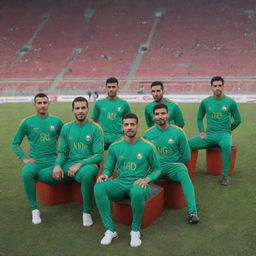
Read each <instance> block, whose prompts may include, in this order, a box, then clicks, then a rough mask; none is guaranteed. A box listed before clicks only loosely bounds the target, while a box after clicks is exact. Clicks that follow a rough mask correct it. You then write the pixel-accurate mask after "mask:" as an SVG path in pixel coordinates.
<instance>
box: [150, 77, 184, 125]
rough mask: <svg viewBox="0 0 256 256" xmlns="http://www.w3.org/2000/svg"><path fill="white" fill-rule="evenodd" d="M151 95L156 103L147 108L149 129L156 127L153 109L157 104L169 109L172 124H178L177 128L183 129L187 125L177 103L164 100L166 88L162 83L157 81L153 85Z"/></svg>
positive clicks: (169, 120)
mask: <svg viewBox="0 0 256 256" xmlns="http://www.w3.org/2000/svg"><path fill="white" fill-rule="evenodd" d="M151 95H152V96H153V98H154V101H153V102H151V103H149V104H148V105H147V106H146V108H145V119H146V123H147V125H148V127H151V126H153V125H155V121H154V117H153V108H154V106H155V105H156V104H160V103H163V104H165V105H166V106H167V107H168V112H169V119H168V122H169V123H170V124H176V125H177V126H179V127H181V128H183V127H184V125H185V123H184V119H183V115H182V111H181V109H180V107H179V105H178V104H177V103H175V102H174V101H171V100H169V99H167V98H164V86H163V83H162V82H160V81H155V82H153V83H152V84H151Z"/></svg>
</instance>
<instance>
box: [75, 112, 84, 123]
mask: <svg viewBox="0 0 256 256" xmlns="http://www.w3.org/2000/svg"><path fill="white" fill-rule="evenodd" d="M75 117H76V120H77V121H79V122H83V121H84V120H85V119H86V115H82V114H78V115H75Z"/></svg>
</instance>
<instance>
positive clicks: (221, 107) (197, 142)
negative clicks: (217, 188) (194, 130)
mask: <svg viewBox="0 0 256 256" xmlns="http://www.w3.org/2000/svg"><path fill="white" fill-rule="evenodd" d="M211 89H212V93H213V96H210V97H208V98H206V99H204V100H203V101H202V102H201V103H200V105H199V109H198V113H197V127H198V130H199V136H196V137H193V138H191V139H190V140H189V145H190V148H191V150H193V149H204V148H209V147H212V146H219V147H220V149H221V158H222V166H223V171H222V177H221V178H220V184H221V185H224V186H227V185H229V178H228V172H229V168H230V159H231V146H232V137H231V131H233V130H234V129H235V128H236V127H237V126H238V125H239V124H240V123H241V117H240V113H239V110H238V107H237V104H236V102H235V101H234V100H232V99H231V98H229V97H227V96H226V95H225V94H224V93H223V90H224V79H223V78H222V77H220V76H215V77H213V78H212V79H211ZM205 115H206V116H207V129H206V132H205V128H204V123H203V119H204V116H205ZM231 118H232V119H233V122H232V123H231Z"/></svg>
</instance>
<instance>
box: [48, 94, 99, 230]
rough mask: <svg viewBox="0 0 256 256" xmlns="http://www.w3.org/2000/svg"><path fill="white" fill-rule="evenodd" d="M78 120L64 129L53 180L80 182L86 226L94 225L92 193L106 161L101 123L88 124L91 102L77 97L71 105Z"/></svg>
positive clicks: (66, 125)
mask: <svg viewBox="0 0 256 256" xmlns="http://www.w3.org/2000/svg"><path fill="white" fill-rule="evenodd" d="M72 109H73V113H74V116H75V121H73V122H70V123H67V124H65V125H64V126H63V128H62V130H61V134H60V145H59V149H58V157H57V160H56V163H55V167H54V169H53V177H54V178H55V179H56V180H58V181H62V180H65V179H67V178H70V179H75V180H76V181H77V182H80V183H81V191H82V196H83V216H82V218H83V225H84V226H91V225H92V224H93V221H92V218H91V214H90V212H91V206H92V194H93V185H94V180H95V177H96V175H97V172H98V169H99V164H100V163H101V161H102V160H103V133H102V129H101V128H100V126H99V125H98V124H95V123H91V122H88V120H87V114H88V101H87V100H86V99H85V98H83V97H77V98H75V99H74V100H73V102H72Z"/></svg>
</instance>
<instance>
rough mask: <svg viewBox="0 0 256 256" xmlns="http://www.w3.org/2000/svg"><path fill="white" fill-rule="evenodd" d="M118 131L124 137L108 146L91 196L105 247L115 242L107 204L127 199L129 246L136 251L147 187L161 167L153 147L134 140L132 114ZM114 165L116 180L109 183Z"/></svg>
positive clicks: (139, 139)
mask: <svg viewBox="0 0 256 256" xmlns="http://www.w3.org/2000/svg"><path fill="white" fill-rule="evenodd" d="M122 127H123V131H124V136H125V137H124V138H122V139H121V140H119V141H117V142H114V143H113V144H112V145H111V146H110V148H109V151H108V159H107V162H106V164H105V167H104V171H103V174H102V175H100V176H99V177H98V179H97V184H96V185H95V187H94V194H95V198H96V203H97V206H98V209H99V212H100V215H101V219H102V222H103V225H104V227H105V228H106V230H107V231H106V232H105V235H104V237H103V239H102V240H101V244H102V245H108V244H110V243H111V242H112V240H113V239H114V238H117V232H116V231H115V227H114V224H113V220H112V218H111V204H110V200H113V201H121V200H123V199H125V198H127V197H129V198H130V199H131V208H132V213H133V222H132V230H131V233H130V235H131V242H130V245H131V246H132V247H137V246H140V245H141V239H140V225H141V219H142V216H143V211H144V206H145V202H146V200H147V199H148V198H149V196H150V186H148V183H149V182H151V181H154V180H155V179H157V178H158V177H159V176H160V175H161V167H160V162H159V160H158V157H157V152H156V149H155V147H154V146H153V145H152V144H151V143H150V142H149V141H147V140H145V139H143V138H139V137H138V136H137V129H138V117H137V116H136V115H135V114H132V113H130V114H126V115H124V117H123V122H122ZM116 164H117V178H116V179H112V180H111V179H110V180H109V178H110V177H111V176H112V174H113V170H114V168H115V165H116ZM149 168H150V169H151V172H149Z"/></svg>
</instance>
